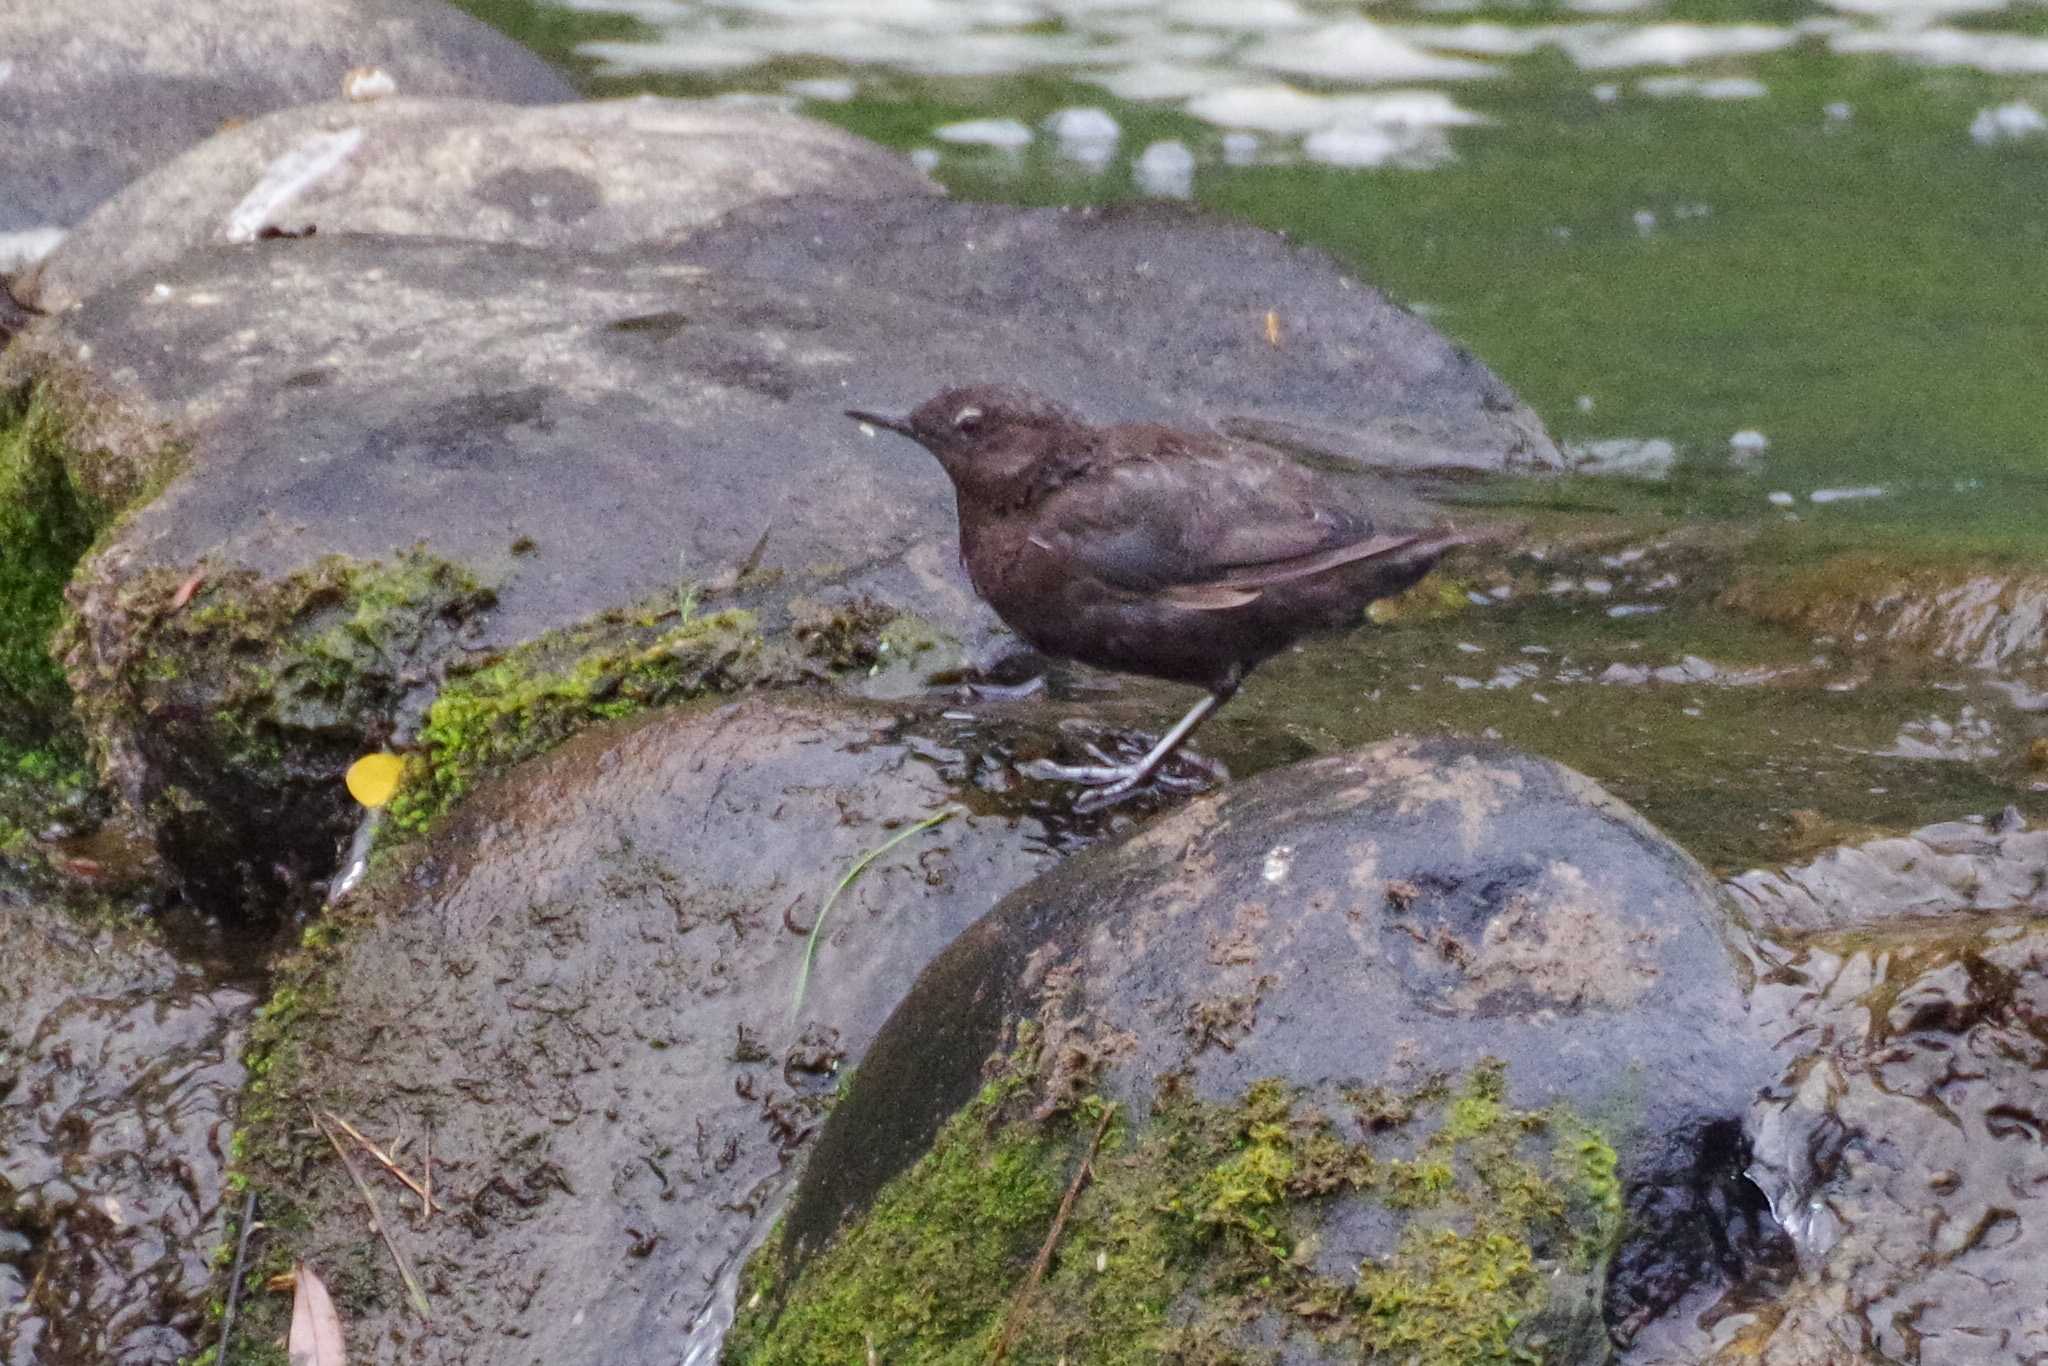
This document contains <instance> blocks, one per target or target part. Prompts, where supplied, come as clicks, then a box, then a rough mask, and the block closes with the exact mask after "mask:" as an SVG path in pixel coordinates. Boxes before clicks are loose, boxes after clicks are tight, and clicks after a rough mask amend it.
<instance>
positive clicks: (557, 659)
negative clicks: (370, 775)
mask: <svg viewBox="0 0 2048 1366" xmlns="http://www.w3.org/2000/svg"><path fill="white" fill-rule="evenodd" d="M565 660H566V661H567V662H563V661H565ZM764 672H766V669H765V666H763V664H762V643H761V637H760V633H759V632H758V630H757V629H756V627H755V623H754V618H753V617H752V615H751V614H749V613H746V612H738V611H729V612H715V613H712V614H710V615H708V616H701V617H692V618H690V619H688V620H685V621H684V622H683V624H681V625H680V626H676V627H674V628H672V629H670V630H668V631H665V632H663V633H661V634H660V635H658V636H656V637H654V638H653V639H652V640H651V641H646V642H644V643H642V642H639V641H636V640H633V639H631V638H630V637H629V638H628V639H626V640H625V641H624V642H623V643H620V642H605V643H600V638H599V637H597V636H596V635H595V634H593V633H589V632H579V633H570V634H568V635H565V636H558V637H553V638H550V639H548V640H544V641H542V642H539V643H537V644H536V645H534V646H532V647H529V648H526V649H522V650H519V651H517V652H515V653H514V654H512V655H509V656H507V657H505V658H503V659H500V660H498V661H496V662H494V663H492V664H490V665H488V666H486V667H484V668H482V669H478V670H476V671H475V672H472V673H469V674H465V675H462V676H459V677H456V678H451V679H450V680H449V682H448V683H447V685H446V686H445V687H443V688H442V690H441V694H440V696H439V697H437V698H436V699H435V701H434V703H433V705H432V707H430V708H429V709H428V712H427V722H426V725H425V726H424V727H423V728H422V729H421V731H420V734H419V739H418V749H417V752H416V753H415V754H413V755H412V756H411V757H410V758H409V760H408V763H407V768H406V778H405V785H404V787H403V789H402V790H401V791H400V793H399V796H398V798H397V799H396V800H395V801H394V802H393V803H392V808H393V815H394V817H395V818H396V823H397V825H398V827H399V828H400V829H403V830H414V831H416V830H421V829H424V828H425V827H426V826H428V825H429V824H431V823H432V821H433V820H434V819H435V818H436V817H437V816H439V815H440V814H441V813H442V812H443V811H445V810H446V809H447V808H448V806H449V804H450V803H452V802H454V801H455V800H456V799H457V798H459V797H461V796H462V795H463V794H464V793H465V792H467V791H468V790H469V789H470V788H471V787H472V786H473V785H474V784H475V783H476V781H477V780H478V778H479V777H480V776H482V775H483V774H484V773H486V772H489V771H491V770H494V769H496V768H500V767H503V766H504V765H506V764H510V763H513V762H516V761H518V760H520V759H524V758H528V757H531V756H533V755H535V754H540V753H543V752H544V751H546V750H548V749H551V748H553V747H554V746H555V745H557V744H560V743H561V742H562V741H563V740H566V739H567V738H569V736H571V735H573V734H575V733H576V732H577V731H578V730H580V729H582V728H583V727H584V726H587V725H589V724H591V723H593V722H596V721H603V720H609V719H614V718H617V717H621V716H627V715H631V714H633V713H635V712H638V711H642V710H645V709H646V708H649V707H654V706H660V705H663V704H665V703H670V702H677V701H682V700H684V699H687V698H690V697H695V696H697V695H699V694H702V693H705V692H713V691H720V690H724V689H729V688H734V687H738V686H741V685H742V684H745V683H751V682H757V681H761V679H762V676H763V674H764Z"/></svg>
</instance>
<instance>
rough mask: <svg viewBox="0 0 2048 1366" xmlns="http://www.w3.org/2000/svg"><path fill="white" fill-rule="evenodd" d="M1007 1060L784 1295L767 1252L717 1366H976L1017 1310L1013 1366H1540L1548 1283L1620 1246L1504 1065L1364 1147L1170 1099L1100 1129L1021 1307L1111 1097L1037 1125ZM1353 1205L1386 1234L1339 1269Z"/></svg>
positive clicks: (1298, 1103) (1428, 1092)
mask: <svg viewBox="0 0 2048 1366" xmlns="http://www.w3.org/2000/svg"><path fill="white" fill-rule="evenodd" d="M1012 1061H1013V1063H1017V1064H1019V1070H1017V1071H1015V1072H1011V1073H1007V1074H1005V1075H1004V1076H1003V1077H1001V1078H1000V1079H999V1080H997V1081H995V1082H992V1083H990V1084H989V1085H988V1086H987V1087H986V1088H984V1090H983V1091H982V1092H981V1094H980V1095H979V1096H978V1097H977V1098H976V1099H975V1100H974V1101H973V1102H972V1103H971V1104H970V1105H968V1106H966V1107H965V1108H963V1109H962V1110H961V1111H960V1112H959V1113H958V1114H956V1115H955V1116H954V1117H953V1118H952V1120H950V1121H949V1122H948V1123H947V1125H946V1126H945V1128H944V1129H943V1130H942V1132H941V1135H940V1137H939V1139H938V1141H937V1142H936V1143H935V1144H934V1145H933V1147H932V1149H931V1151H930V1152H929V1153H928V1154H927V1155H926V1157H925V1158H924V1159H923V1160H922V1161H920V1162H919V1163H918V1164H917V1165H916V1166H914V1167H913V1168H911V1169H910V1170H909V1171H908V1172H906V1173H904V1174H903V1175H901V1176H899V1177H898V1178H896V1179H895V1180H894V1181H892V1182H891V1183H890V1184H889V1185H888V1186H886V1187H884V1189H883V1191H882V1193H881V1194H880V1195H879V1196H878V1198H877V1199H876V1201H875V1202H874V1204H873V1206H872V1207H871V1209H870V1210H869V1212H868V1213H867V1214H866V1215H865V1216H863V1217H862V1218H860V1219H858V1220H856V1221H855V1222H854V1223H853V1224H852V1225H851V1226H850V1227H849V1228H848V1229H847V1231H846V1232H844V1233H843V1234H842V1235H841V1237H840V1238H839V1240H838V1241H837V1242H835V1243H834V1244H833V1245H832V1246H831V1247H829V1248H827V1249H826V1250H825V1251H823V1252H822V1253H820V1254H819V1255H818V1256H817V1258H816V1259H815V1260H813V1261H812V1262H811V1263H810V1264H809V1265H807V1266H806V1267H804V1268H803V1269H802V1270H801V1272H800V1274H798V1275H797V1276H795V1278H794V1279H793V1280H789V1281H784V1280H783V1279H782V1277H783V1275H784V1272H785V1269H784V1267H783V1266H782V1265H781V1263H780V1260H779V1255H778V1253H776V1252H775V1251H772V1250H771V1251H770V1252H767V1253H764V1254H762V1255H761V1256H759V1257H757V1258H756V1260H755V1262H754V1264H753V1266H752V1267H751V1268H750V1271H749V1276H750V1280H749V1282H748V1285H747V1289H746V1291H745V1292H744V1293H743V1297H742V1305H743V1312H742V1314H741V1316H740V1319H739V1322H738V1324H737V1325H736V1327H735V1329H734V1333H733V1335H732V1337H731V1338H730V1339H729V1341H728V1345H727V1358H726V1359H727V1360H728V1361H732V1362H744V1363H750V1364H751V1363H774V1364H775V1366H798V1364H799V1363H824V1362H843V1361H848V1360H854V1361H858V1360H862V1359H866V1358H868V1357H869V1356H870V1355H871V1354H872V1356H874V1357H879V1358H880V1359H882V1360H918V1361H932V1362H950V1361H961V1362H967V1361H976V1362H979V1361H985V1360H987V1359H988V1358H989V1354H990V1352H991V1350H992V1348H993V1345H994V1343H995V1342H996V1341H997V1340H998V1338H999V1337H1000V1336H1001V1334H1002V1332H1003V1331H1004V1325H1005V1324H1006V1323H1007V1322H1008V1321H1009V1320H1010V1318H1011V1315H1012V1312H1013V1307H1015V1312H1016V1328H1015V1333H1014V1338H1013V1340H1012V1343H1011V1348H1010V1352H1009V1357H1010V1359H1011V1360H1014V1361H1017V1362H1041V1361H1042V1362H1048V1363H1050V1362H1056V1361H1059V1360H1062V1359H1064V1360H1067V1361H1087V1362H1091V1363H1097V1362H1107V1363H1132V1364H1133V1366H1135V1363H1141V1362H1158V1361H1165V1360H1175V1361H1214V1362H1223V1361H1233V1362H1245V1361H1255V1360H1263V1359H1267V1358H1268V1357H1270V1356H1271V1355H1272V1353H1271V1352H1270V1351H1269V1350H1267V1349H1266V1348H1262V1347H1256V1346H1254V1345H1253V1344H1254V1342H1255V1341H1270V1333H1269V1332H1267V1331H1266V1330H1273V1329H1277V1331H1278V1332H1279V1333H1280V1334H1281V1335H1282V1337H1284V1338H1286V1339H1288V1340H1289V1341H1293V1342H1296V1343H1297V1344H1298V1345H1301V1346H1304V1347H1311V1348H1314V1349H1316V1350H1319V1351H1320V1352H1321V1353H1323V1354H1326V1355H1328V1356H1330V1357H1332V1358H1335V1359H1352V1360H1358V1359H1363V1360H1368V1361H1386V1362H1396V1361H1398V1362H1403V1363H1414V1364H1415V1366H1479V1364H1480V1363H1515V1362H1540V1361H1543V1360H1546V1359H1547V1358H1546V1356H1545V1350H1546V1343H1545V1340H1544V1338H1543V1337H1542V1336H1541V1333H1540V1330H1539V1329H1537V1328H1536V1325H1538V1324H1540V1323H1541V1321H1542V1315H1543V1313H1544V1311H1545V1309H1546V1305H1547V1302H1548V1297H1549V1295H1550V1293H1551V1287H1552V1286H1553V1285H1554V1284H1556V1283H1558V1281H1557V1278H1558V1277H1559V1276H1560V1275H1561V1274H1562V1273H1563V1272H1564V1271H1566V1270H1568V1269H1571V1268H1577V1269H1579V1270H1581V1271H1583V1270H1585V1269H1587V1267H1588V1266H1589V1265H1590V1263H1588V1261H1587V1259H1588V1257H1590V1256H1594V1255H1595V1254H1597V1256H1599V1257H1604V1255H1605V1252H1606V1250H1607V1249H1608V1248H1610V1247H1611V1246H1612V1243H1613V1240H1614V1237H1615V1235H1616V1233H1617V1232H1618V1229H1619V1220H1620V1201H1619V1189H1618V1185H1617V1183H1616V1181H1615V1176H1614V1154H1613V1150H1612V1148H1610V1147H1608V1146H1607V1145H1606V1143H1605V1142H1604V1140H1602V1139H1600V1138H1599V1136H1598V1134H1597V1133H1596V1132H1595V1131H1594V1130H1592V1129H1591V1128H1590V1126H1587V1125H1585V1124H1584V1123H1583V1122H1581V1121H1579V1120H1577V1119H1576V1118H1575V1117H1573V1116H1570V1115H1568V1114H1564V1113H1561V1112H1531V1111H1517V1110H1515V1109H1513V1108H1512V1107H1510V1106H1509V1105H1508V1104H1507V1103H1506V1099H1505V1097H1506V1077H1505V1073H1504V1072H1503V1070H1502V1069H1501V1068H1500V1066H1499V1065H1498V1064H1492V1063H1489V1064H1485V1065H1482V1066H1480V1067H1478V1068H1475V1069H1474V1070H1473V1072H1472V1073H1471V1074H1469V1075H1468V1076H1467V1077H1466V1078H1465V1079H1464V1081H1463V1083H1462V1084H1461V1085H1460V1086H1458V1087H1457V1088H1456V1089H1455V1090H1454V1091H1446V1090H1445V1089H1444V1088H1442V1087H1441V1086H1434V1085H1432V1086H1426V1087H1424V1088H1421V1089H1419V1090H1418V1091H1416V1092H1414V1093H1412V1094H1411V1095H1409V1096H1407V1097H1406V1098H1405V1099H1404V1102H1403V1106H1402V1108H1404V1109H1405V1110H1406V1112H1407V1117H1406V1118H1403V1119H1400V1120H1396V1121H1391V1122H1390V1121H1386V1120H1384V1119H1382V1118H1377V1117H1376V1118H1375V1119H1373V1120H1372V1121H1369V1122H1362V1123H1358V1124H1356V1125H1353V1126H1352V1129H1353V1130H1355V1131H1362V1132H1363V1134H1364V1136H1363V1137H1354V1136H1348V1135H1347V1132H1346V1131H1345V1129H1343V1128H1340V1126H1339V1125H1338V1124H1337V1123H1336V1122H1334V1121H1333V1120H1331V1119H1330V1118H1329V1117H1328V1116H1327V1115H1325V1114H1324V1113H1323V1112H1321V1111H1319V1110H1317V1109H1316V1108H1314V1107H1313V1106H1311V1105H1309V1104H1307V1103H1306V1101H1305V1099H1304V1097H1303V1096H1302V1095H1301V1094H1299V1093H1298V1092H1297V1091H1296V1090H1295V1089H1294V1088H1292V1087H1290V1086H1288V1085H1287V1084H1286V1083H1284V1082H1281V1081H1278V1080H1266V1081H1262V1082H1259V1083H1257V1084H1255V1085H1254V1086H1252V1087H1251V1088H1249V1089H1248V1090H1247V1091H1246V1092H1245V1094H1244V1096H1243V1097H1242V1098H1241V1099H1240V1100H1239V1101H1238V1102H1237V1103H1235V1104H1234V1105H1218V1104H1211V1103H1205V1102H1201V1101H1197V1100H1194V1099H1191V1098H1189V1097H1188V1096H1186V1095H1185V1094H1182V1093H1180V1092H1179V1091H1177V1090H1174V1089H1171V1088H1168V1089H1165V1090H1163V1091H1162V1093H1161V1095H1160V1097H1159V1098H1158V1099H1157V1101H1156V1102H1155V1104H1154V1106H1153V1109H1152V1113H1151V1114H1150V1116H1149V1117H1148V1118H1147V1120H1146V1121H1145V1123H1144V1124H1143V1125H1142V1126H1131V1127H1128V1128H1127V1127H1125V1126H1123V1125H1121V1124H1118V1125H1112V1126H1111V1127H1110V1129H1109V1130H1108V1133H1107V1136H1106V1138H1105V1141H1104V1142H1103V1144H1102V1147H1101V1149H1100V1151H1099V1152H1097V1153H1096V1155H1095V1157H1094V1159H1093V1161H1092V1163H1091V1170H1092V1174H1093V1179H1092V1181H1091V1182H1089V1183H1088V1184H1086V1185H1085V1186H1083V1187H1082V1188H1081V1193H1080V1195H1079V1197H1078V1198H1077V1200H1076V1202H1075V1205H1074V1210H1073V1215H1072V1218H1071V1221H1070V1222H1069V1223H1068V1224H1067V1225H1066V1227H1065V1229H1064V1230H1063V1231H1062V1234H1061V1237H1060V1240H1059V1242H1058V1243H1057V1245H1056V1249H1055V1255H1054V1257H1053V1259H1052V1261H1051V1264H1050V1268H1049V1270H1048V1272H1047V1274H1046V1275H1045V1277H1044V1280H1043V1281H1042V1283H1041V1284H1039V1285H1038V1286H1037V1287H1036V1288H1035V1289H1034V1290H1032V1291H1031V1292H1030V1293H1029V1294H1028V1296H1026V1298H1025V1299H1024V1302H1023V1303H1022V1304H1021V1306H1018V1304H1017V1302H1018V1297H1019V1295H1020V1294H1023V1293H1024V1292H1023V1287H1024V1284H1025V1280H1026V1276H1027V1271H1028V1268H1029V1266H1030V1264H1031V1262H1032V1260H1033V1258H1034V1256H1035V1255H1036V1252H1037V1249H1038V1248H1039V1247H1040V1246H1041V1244H1042V1243H1043V1241H1044V1239H1045V1237H1046V1232H1047V1230H1049V1229H1050V1227H1051V1224H1052V1219H1053V1217H1054V1213H1055V1211H1056V1210H1057V1207H1058V1204H1059V1200H1060V1196H1061V1194H1062V1192H1063V1191H1064V1190H1065V1189H1066V1188H1067V1186H1068V1184H1069V1182H1070V1181H1071V1179H1072V1173H1073V1172H1074V1171H1075V1170H1076V1169H1077V1168H1078V1166H1079V1164H1080V1163H1081V1162H1082V1161H1083V1160H1084V1157H1085V1155H1086V1153H1087V1150H1088V1144H1089V1142H1090V1140H1091V1138H1092V1135H1093V1134H1094V1132H1095V1129H1096V1125H1095V1124H1094V1123H1093V1122H1092V1121H1093V1119H1094V1117H1095V1116H1097V1115H1099V1114H1100V1112H1101V1110H1100V1107H1101V1102H1100V1101H1099V1100H1095V1099H1086V1100H1083V1101H1082V1102H1081V1103H1080V1104H1079V1105H1078V1106H1076V1107H1073V1108H1070V1109H1068V1110H1065V1111H1062V1112H1059V1113H1056V1114H1054V1115H1053V1116H1052V1117H1051V1118H1049V1119H1044V1118H1039V1115H1040V1113H1041V1112H1042V1110H1043V1107H1042V1106H1039V1107H1036V1108H1034V1106H1033V1104H1032V1101H1033V1099H1034V1096H1033V1091H1032V1087H1031V1085H1030V1081H1031V1070H1032V1069H1031V1067H1030V1061H1029V1051H1028V1049H1027V1050H1025V1051H1022V1052H1020V1053H1019V1054H1018V1055H1016V1056H1015V1057H1014V1058H1013V1059H1012ZM1388 1108H1390V1107H1387V1106H1382V1107H1381V1109H1380V1114H1381V1115H1384V1114H1385V1112H1386V1110H1387V1109H1388ZM1358 1201H1364V1202H1368V1203H1370V1204H1376V1205H1378V1206H1380V1207H1381V1208H1383V1209H1385V1210H1390V1211H1393V1212H1394V1214H1393V1216H1392V1220H1391V1222H1390V1223H1389V1225H1388V1227H1389V1229H1390V1230H1392V1231H1390V1232H1388V1233H1387V1234H1386V1238H1387V1240H1388V1243H1389V1246H1388V1247H1387V1249H1386V1251H1385V1253H1384V1254H1382V1255H1378V1256H1374V1257H1369V1258H1367V1259H1366V1260H1365V1261H1364V1262H1363V1263H1362V1264H1360V1265H1358V1266H1357V1267H1355V1268H1353V1269H1351V1270H1350V1271H1349V1272H1348V1273H1346V1272H1345V1271H1344V1270H1343V1269H1342V1268H1341V1267H1335V1266H1331V1265H1328V1264H1327V1262H1326V1259H1325V1258H1324V1257H1323V1256H1322V1255H1321V1253H1320V1251H1319V1249H1321V1248H1322V1246H1323V1244H1324V1243H1325V1241H1326V1240H1327V1239H1329V1238H1331V1237H1333V1236H1345V1237H1347V1238H1349V1237H1355V1236H1356V1235H1355V1234H1346V1235H1336V1234H1334V1229H1335V1228H1336V1227H1338V1226H1336V1225H1331V1224H1329V1222H1328V1221H1329V1220H1330V1218H1331V1216H1332V1215H1333V1214H1334V1213H1335V1212H1336V1211H1337V1210H1338V1209H1339V1208H1340V1207H1342V1206H1344V1205H1346V1204H1348V1203H1352V1202H1358ZM1566 1279H1572V1278H1570V1277H1567V1278H1566ZM1253 1324H1263V1325H1265V1329H1262V1330H1260V1331H1258V1332H1257V1333H1256V1334H1254V1332H1253V1330H1252V1329H1251V1328H1249V1325H1253Z"/></svg>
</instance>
